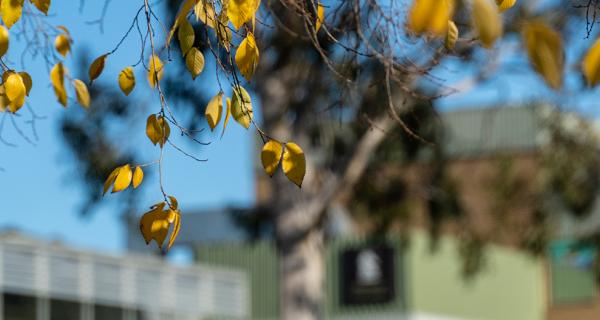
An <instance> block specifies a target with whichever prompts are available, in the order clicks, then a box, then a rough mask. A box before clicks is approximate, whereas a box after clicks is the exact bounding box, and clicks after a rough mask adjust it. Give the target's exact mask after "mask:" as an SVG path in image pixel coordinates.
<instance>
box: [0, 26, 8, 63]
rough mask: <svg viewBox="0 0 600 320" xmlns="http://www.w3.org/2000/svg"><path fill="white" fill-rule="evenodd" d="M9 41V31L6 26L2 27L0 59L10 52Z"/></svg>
mask: <svg viewBox="0 0 600 320" xmlns="http://www.w3.org/2000/svg"><path fill="white" fill-rule="evenodd" d="M8 39H9V34H8V30H7V29H6V28H5V27H4V26H0V57H2V56H4V55H5V54H6V52H7V51H8Z"/></svg>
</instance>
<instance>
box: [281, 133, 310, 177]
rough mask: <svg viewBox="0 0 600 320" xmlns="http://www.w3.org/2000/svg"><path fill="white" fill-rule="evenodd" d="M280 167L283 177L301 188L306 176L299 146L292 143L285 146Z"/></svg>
mask: <svg viewBox="0 0 600 320" xmlns="http://www.w3.org/2000/svg"><path fill="white" fill-rule="evenodd" d="M281 166H282V168H283V173H285V176H286V177H288V179H290V180H291V181H292V182H293V183H295V184H296V185H297V186H298V187H302V180H304V175H305V174H306V159H305V157H304V151H302V149H301V148H300V146H298V145H297V144H295V143H293V142H288V143H286V144H285V147H284V150H283V160H282V162H281Z"/></svg>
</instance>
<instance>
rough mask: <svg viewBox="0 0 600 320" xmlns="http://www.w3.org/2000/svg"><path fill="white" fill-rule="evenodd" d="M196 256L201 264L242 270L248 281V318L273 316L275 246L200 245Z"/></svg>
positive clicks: (260, 243) (275, 304)
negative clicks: (250, 315) (249, 300)
mask: <svg viewBox="0 0 600 320" xmlns="http://www.w3.org/2000/svg"><path fill="white" fill-rule="evenodd" d="M198 259H199V261H201V262H202V263H204V264H208V265H213V266H227V267H232V268H237V269H239V270H244V271H246V272H247V273H248V278H249V283H250V295H251V296H250V299H251V303H250V307H251V314H252V319H277V317H278V305H279V303H278V284H277V274H278V271H277V258H276V255H275V248H274V247H273V245H272V244H270V243H267V242H255V243H240V244H217V245H210V246H209V245H207V246H202V247H200V248H199V250H198Z"/></svg>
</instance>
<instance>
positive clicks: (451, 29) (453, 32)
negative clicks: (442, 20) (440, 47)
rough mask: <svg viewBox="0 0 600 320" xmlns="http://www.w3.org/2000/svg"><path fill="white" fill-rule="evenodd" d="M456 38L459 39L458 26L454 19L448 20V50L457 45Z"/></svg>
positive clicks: (446, 43) (446, 42)
mask: <svg viewBox="0 0 600 320" xmlns="http://www.w3.org/2000/svg"><path fill="white" fill-rule="evenodd" d="M456 40H458V28H457V27H456V24H455V23H454V21H452V20H448V33H447V34H446V41H445V42H444V45H445V46H446V48H447V49H448V50H452V49H454V46H455V45H456Z"/></svg>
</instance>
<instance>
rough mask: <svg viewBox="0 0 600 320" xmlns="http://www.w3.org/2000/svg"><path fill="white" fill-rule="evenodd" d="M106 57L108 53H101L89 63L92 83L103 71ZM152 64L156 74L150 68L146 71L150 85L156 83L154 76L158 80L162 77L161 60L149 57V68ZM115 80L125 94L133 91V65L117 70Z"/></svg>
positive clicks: (134, 82)
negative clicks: (117, 73)
mask: <svg viewBox="0 0 600 320" xmlns="http://www.w3.org/2000/svg"><path fill="white" fill-rule="evenodd" d="M107 58H108V54H103V55H101V56H99V57H98V58H96V59H94V61H93V62H92V64H91V65H90V68H89V71H88V74H89V77H90V83H93V82H94V80H96V79H97V78H98V77H100V75H101V74H102V72H103V71H104V66H105V65H106V59H107ZM154 66H157V68H156V69H157V71H158V72H157V74H156V75H155V74H154V69H152V73H150V71H149V72H148V83H150V85H151V86H153V87H154V85H155V83H156V82H155V78H156V76H158V80H160V78H161V77H162V68H163V67H162V62H161V61H160V59H158V57H156V56H152V57H150V68H153V67H154ZM117 82H118V83H119V88H120V89H121V91H122V92H123V93H124V94H125V95H126V96H128V95H129V94H130V93H131V92H132V91H133V89H134V88H135V84H136V81H135V74H134V72H133V67H132V66H129V67H125V68H124V69H123V70H121V72H119V76H118V79H117Z"/></svg>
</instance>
